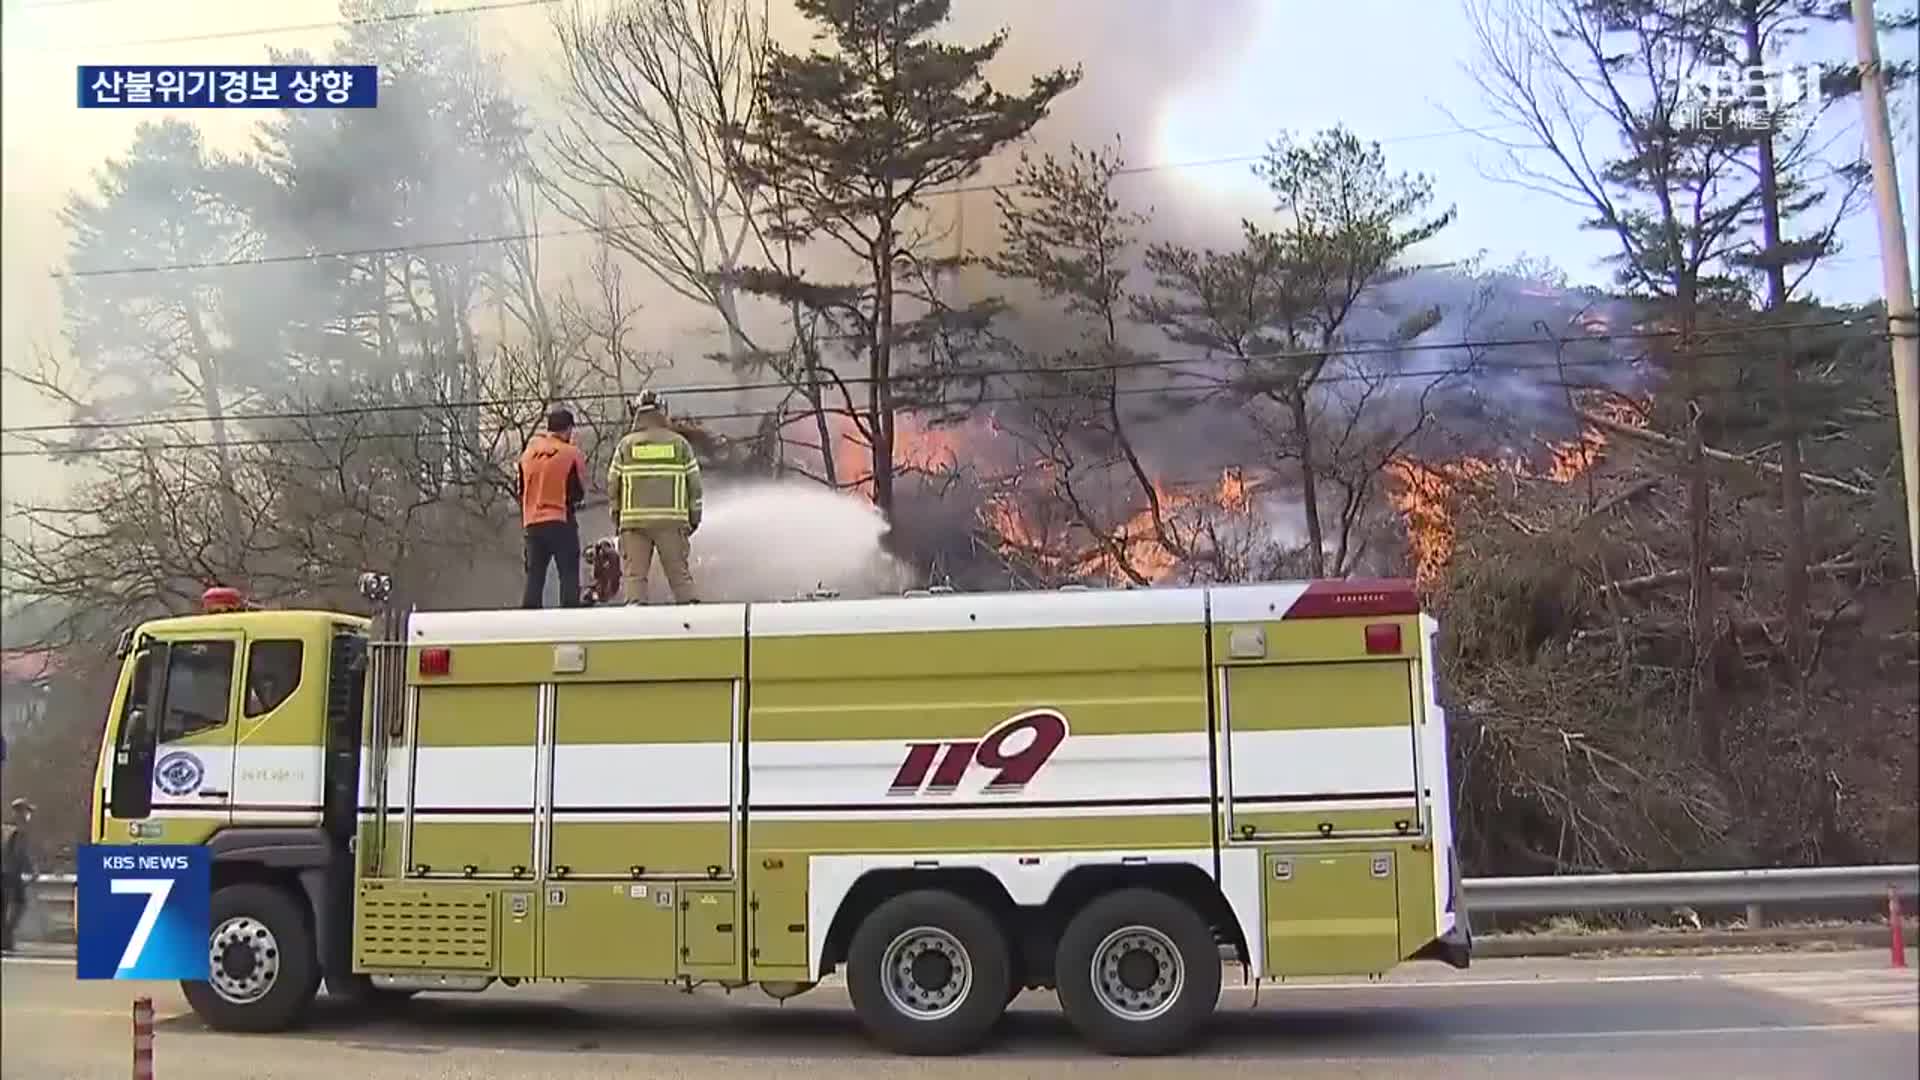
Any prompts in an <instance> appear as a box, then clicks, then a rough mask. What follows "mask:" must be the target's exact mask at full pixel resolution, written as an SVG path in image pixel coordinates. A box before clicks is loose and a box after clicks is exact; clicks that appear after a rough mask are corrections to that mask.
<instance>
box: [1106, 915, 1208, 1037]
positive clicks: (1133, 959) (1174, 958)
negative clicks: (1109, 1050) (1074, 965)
mask: <svg viewBox="0 0 1920 1080" xmlns="http://www.w3.org/2000/svg"><path fill="white" fill-rule="evenodd" d="M1090 974H1091V975H1092V982H1093V996H1094V997H1095V998H1096V999H1098V1000H1099V1002H1100V1005H1101V1007H1102V1008H1105V1009H1106V1010H1107V1011H1108V1012H1110V1013H1112V1014H1113V1015H1115V1016H1118V1017H1121V1018H1123V1019H1127V1020H1152V1019H1154V1018H1155V1017H1157V1016H1159V1015H1161V1014H1162V1013H1165V1012H1166V1011H1167V1010H1168V1009H1171V1008H1173V1005H1174V1002H1176V1001H1179V1000H1180V992H1181V991H1182V990H1184V989H1185V988H1186V984H1187V968H1186V964H1185V962H1183V961H1182V960H1181V959H1180V950H1179V949H1178V948H1176V947H1175V946H1174V944H1173V941H1172V939H1170V938H1168V937H1167V936H1166V935H1165V934H1163V933H1161V932H1160V931H1158V930H1155V929H1153V928H1152V927H1148V926H1127V927H1122V928H1121V929H1119V930H1115V931H1114V932H1113V933H1111V934H1108V935H1107V937H1106V940H1104V941H1102V942H1101V943H1100V946H1099V948H1096V949H1094V950H1093V964H1092V970H1091V973H1090Z"/></svg>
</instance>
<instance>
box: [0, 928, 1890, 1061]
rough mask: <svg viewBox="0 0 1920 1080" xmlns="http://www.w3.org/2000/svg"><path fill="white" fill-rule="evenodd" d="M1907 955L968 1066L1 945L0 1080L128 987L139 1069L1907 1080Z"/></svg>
mask: <svg viewBox="0 0 1920 1080" xmlns="http://www.w3.org/2000/svg"><path fill="white" fill-rule="evenodd" d="M1915 970H1916V969H1914V968H1908V969H1906V970H1904V971H1895V970H1890V969H1889V967H1888V963H1887V956H1886V953H1885V952H1836V953H1773V954H1748V955H1733V956H1726V955H1723V956H1712V957H1668V958H1646V959H1625V960H1537V961H1536V960H1508V961H1487V962H1484V963H1481V964H1476V965H1475V966H1474V967H1473V969H1472V970H1471V971H1467V972H1454V971H1452V970H1450V969H1447V968H1444V967H1441V966H1440V965H1437V964H1415V965H1409V966H1408V967H1406V968H1404V969H1403V970H1401V971H1400V972H1397V973H1395V975H1394V976H1393V977H1391V978H1389V979H1388V980H1386V981H1383V982H1380V983H1377V984H1369V983H1365V982H1354V981H1342V982H1334V981H1321V982H1316V983H1315V984H1313V985H1300V986H1289V987H1287V988H1284V989H1280V988H1273V987H1267V988H1263V989H1262V990H1261V991H1260V994H1259V997H1258V1000H1257V1001H1256V1000H1255V998H1254V995H1253V994H1252V993H1251V992H1249V991H1248V990H1246V989H1244V988H1241V987H1237V986H1230V987H1229V988H1228V989H1227V990H1226V991H1224V992H1223V994H1222V1000H1221V1004H1220V1012H1219V1015H1218V1016H1217V1018H1216V1021H1215V1025H1214V1028H1213V1032H1212V1036H1211V1038H1210V1039H1209V1040H1208V1042H1207V1043H1206V1044H1205V1046H1204V1047H1202V1048H1200V1049H1198V1050H1196V1051H1195V1052H1193V1053H1190V1054H1189V1055H1187V1056H1186V1057H1184V1058H1178V1059H1162V1060H1157V1061H1126V1060H1116V1059H1108V1058H1102V1057H1098V1056H1095V1055H1093V1054H1092V1053H1090V1052H1089V1051H1087V1050H1085V1049H1084V1048H1083V1047H1082V1046H1081V1045H1080V1044H1079V1043H1078V1042H1077V1041H1076V1040H1075V1038H1074V1036H1073V1033H1072V1031H1071V1030H1070V1029H1069V1028H1068V1027H1067V1025H1066V1023H1065V1021H1064V1020H1063V1019H1062V1018H1061V1016H1060V1014H1059V1012H1058V1011H1057V1009H1055V1008H1054V1006H1053V1001H1052V996H1051V995H1050V994H1043V993H1032V992H1030V993H1027V994H1025V995H1022V997H1021V998H1020V999H1019V1000H1018V1001H1017V1002H1015V1004H1014V1007H1013V1010H1012V1011H1011V1012H1010V1014H1009V1016H1008V1018H1007V1021H1006V1023H1005V1024H1004V1026H1003V1031H1002V1033H1001V1036H1000V1038H999V1039H998V1041H997V1042H996V1043H995V1045H994V1046H992V1048H991V1049H989V1050H988V1051H986V1052H984V1053H983V1054H980V1055H978V1056H976V1057H973V1058H970V1059H903V1058H893V1057H887V1056H885V1055H882V1054H880V1053H878V1052H877V1051H875V1050H874V1049H872V1048H871V1047H870V1046H868V1045H867V1044H866V1043H865V1042H864V1041H863V1040H862V1038H861V1035H860V1032H859V1029H858V1028H857V1026H856V1025H855V1022H854V1018H853V1015H852V1013H851V1011H850V1010H849V1008H848V1006H847V1001H846V995H845V993H844V992H843V991H842V990H840V989H839V988H838V987H836V986H822V987H820V988H818V989H816V990H814V991H813V992H811V993H809V994H806V995H803V996H802V997H799V998H796V999H793V1000H791V1001H789V1002H787V1003H786V1004H785V1005H777V1004H775V1003H773V1002H771V1001H769V1000H768V999H766V998H765V997H764V996H762V995H761V994H760V992H759V991H757V990H747V991H737V992H735V993H734V994H732V995H731V996H728V995H726V994H724V993H723V992H721V991H717V990H716V991H708V990H705V989H702V990H700V991H698V992H696V993H695V994H693V995H686V994H682V993H679V992H676V991H673V990H670V989H664V988H657V987H645V988H642V987H618V986H586V985H578V984H564V985H552V984H549V985H544V986H539V987H520V988H518V989H504V988H496V989H493V990H489V991H487V992H485V993H484V994H480V995H457V994H442V995H428V996H423V997H421V998H419V999H417V1000H416V1001H414V1002H413V1003H411V1004H409V1005H407V1006H405V1007H404V1008H403V1009H402V1010H401V1011H399V1012H397V1013H393V1014H389V1015H387V1016H385V1017H376V1018H371V1019H358V1018H355V1017H353V1016H351V1015H349V1014H347V1013H346V1012H344V1011H343V1010H341V1009H338V1008H329V1007H326V1005H327V1003H326V1002H325V1001H324V999H323V1001H322V1003H321V1006H320V1007H319V1008H318V1009H317V1013H316V1018H315V1021H314V1023H313V1024H312V1025H310V1026H309V1027H308V1028H307V1029H305V1030H302V1031H298V1032H292V1033H286V1034H281V1035H274V1036H236V1035H220V1034H215V1033H212V1032H209V1031H207V1030H206V1029H205V1028H203V1027H202V1026H201V1025H200V1023H199V1022H198V1020H196V1019H195V1018H194V1017H193V1015H192V1014H191V1013H190V1012H188V1010H187V1008H186V1004H185V1002H184V1000H183V999H182V998H181V996H180V993H179V990H178V988H177V987H175V986H173V985H171V984H132V983H103V982H86V983H82V982H79V981H77V980H75V979H74V977H73V969H72V962H71V960H70V959H60V958H51V957H38V958H35V957H28V958H11V957H10V958H8V959H7V960H6V962H5V966H4V969H3V970H0V974H4V979H3V980H0V983H3V984H4V989H3V991H0V1025H3V1028H0V1033H3V1034H4V1038H3V1039H0V1076H5V1077H21V1078H26V1077H33V1078H35V1080H39V1078H48V1080H52V1078H60V1077H74V1078H81V1080H87V1078H94V1077H99V1078H107V1077H112V1078H115V1080H118V1078H120V1077H124V1076H126V1075H127V1072H128V1064H129V1061H130V1058H131V1050H130V1039H129V1026H130V1025H129V1004H130V1002H131V1000H132V998H133V996H134V995H135V994H136V993H140V992H142V991H145V992H148V993H151V994H152V996H153V1000H154V1009H155V1013H156V1016H157V1023H156V1025H155V1075H156V1077H159V1078H161V1080H173V1078H176V1077H192V1078H194V1080H229V1078H231V1080H399V1078H402V1077H405V1078H410V1080H411V1078H421V1080H438V1078H453V1077H489V1078H499V1080H508V1078H514V1080H518V1078H526V1080H564V1078H573V1077H663V1078H678V1077H689V1078H691V1077H700V1078H703V1080H704V1078H708V1077H742V1078H746V1077H752V1078H754V1080H774V1078H785V1077H796V1078H802V1077H803V1078H806V1080H823V1078H827V1077H832V1078H836V1080H837V1078H840V1077H849V1078H859V1077H873V1078H881V1077H885V1078H888V1080H898V1078H901V1077H926V1078H944V1077H992V1078H993V1080H1013V1078H1016V1077H1043V1078H1045V1080H1074V1078H1078V1077H1095V1076H1098V1077H1103V1078H1106V1077H1142V1078H1146V1077H1154V1078H1159V1077H1168V1078H1181V1077H1192V1078H1200V1077H1209V1078H1211V1077H1217V1076H1219V1075H1221V1074H1222V1069H1223V1066H1224V1067H1225V1068H1226V1069H1231V1070H1235V1071H1239V1070H1243V1069H1246V1068H1248V1067H1252V1068H1253V1069H1255V1070H1257V1071H1258V1072H1260V1073H1261V1074H1264V1075H1273V1074H1275V1073H1278V1072H1281V1071H1284V1072H1285V1074H1286V1075H1287V1076H1289V1077H1319V1076H1329V1077H1331V1076H1340V1077H1383V1078H1396V1080H1398V1078H1401V1077H1404V1076H1407V1075H1410V1074H1412V1075H1419V1076H1421V1077H1422V1078H1423V1080H1425V1078H1428V1077H1455V1076H1457V1077H1474V1078H1479V1077H1514V1078H1520V1077H1525V1078H1527V1080H1536V1078H1540V1077H1587V1076H1592V1077H1600V1076H1606V1077H1619V1076H1643V1077H1654V1076H1695V1077H1720V1076H1727V1077H1735V1076H1737V1077H1820V1078H1827V1077H1834V1076H1846V1077H1848V1078H1849V1080H1868V1078H1878V1077H1897V1078H1908V1077H1915V1076H1920V1052H1917V1051H1916V1045H1917V1044H1920V1037H1917V1036H1916V1030H1917V1029H1920V1023H1916V1021H1917V1019H1920V996H1917V995H1916V981H1915Z"/></svg>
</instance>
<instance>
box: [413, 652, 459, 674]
mask: <svg viewBox="0 0 1920 1080" xmlns="http://www.w3.org/2000/svg"><path fill="white" fill-rule="evenodd" d="M452 670H453V650H452V649H447V648H432V649H421V650H420V674H422V675H445V674H447V673H448V672H451V671H452Z"/></svg>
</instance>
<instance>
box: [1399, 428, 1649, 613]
mask: <svg viewBox="0 0 1920 1080" xmlns="http://www.w3.org/2000/svg"><path fill="white" fill-rule="evenodd" d="M1583 407H1585V408H1588V409H1591V410H1592V411H1593V412H1595V413H1598V414H1599V415H1602V416H1605V417H1606V418H1607V419H1609V420H1613V421H1616V422H1617V423H1621V424H1629V425H1632V426H1634V427H1642V426H1644V425H1645V422H1646V421H1645V417H1644V413H1643V411H1642V410H1643V409H1644V407H1645V406H1644V405H1643V404H1641V403H1637V402H1634V401H1632V400H1628V399H1624V398H1621V397H1616V396H1608V397H1606V398H1604V399H1601V400H1598V401H1592V402H1587V403H1584V404H1583ZM1606 448H1607V436H1606V433H1605V432H1603V431H1600V430H1599V429H1598V428H1595V427H1592V426H1586V425H1583V426H1582V427H1581V429H1580V434H1579V437H1577V438H1573V439H1568V440H1565V441H1563V442H1555V443H1549V444H1548V445H1547V463H1546V467H1545V468H1544V469H1543V470H1540V471H1535V470H1533V469H1531V468H1529V467H1528V466H1527V465H1526V464H1525V463H1524V462H1518V461H1506V462H1501V463H1499V464H1496V463H1494V462H1491V461H1487V460H1484V459H1480V458H1463V459H1461V460H1459V461H1455V462H1441V463H1427V462H1420V461H1415V460H1413V459H1412V458H1395V459H1394V460H1392V461H1390V462H1388V463H1387V472H1388V473H1389V474H1390V475H1391V476H1392V477H1393V479H1394V481H1395V483H1394V485H1393V486H1392V487H1391V488H1390V489H1389V491H1388V492H1387V499H1388V501H1389V502H1391V503H1392V504H1393V507H1394V509H1396V510H1398V511H1399V512H1400V513H1401V515H1402V516H1403V517H1404V518H1405V519H1406V524H1407V546H1408V548H1409V549H1410V550H1409V554H1410V555H1411V556H1412V560H1413V565H1414V576H1415V578H1416V579H1417V580H1419V581H1420V582H1421V583H1423V584H1431V583H1432V582H1433V581H1435V580H1436V579H1437V578H1438V577H1439V575H1440V573H1441V571H1443V570H1445V569H1446V567H1447V563H1448V561H1449V560H1451V558H1452V557H1453V546H1454V539H1455V534H1454V524H1453V503H1454V500H1455V499H1456V498H1457V497H1458V496H1459V494H1460V493H1461V491H1462V490H1463V489H1464V488H1465V487H1467V486H1468V485H1470V484H1472V483H1473V482H1475V481H1478V480H1482V479H1484V478H1485V477H1486V476H1487V475H1488V474H1490V473H1492V472H1494V471H1495V470H1496V469H1499V470H1502V471H1505V472H1507V473H1510V474H1511V475H1513V476H1516V477H1520V478H1530V479H1538V480H1546V481H1549V482H1551V483H1555V484H1571V483H1573V482H1574V481H1575V480H1578V479H1579V478H1580V477H1582V476H1584V475H1586V473H1587V471H1588V470H1590V469H1592V468H1593V467H1594V466H1595V465H1596V464H1598V463H1599V461H1600V459H1601V457H1602V456H1604V455H1605V453H1606Z"/></svg>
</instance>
